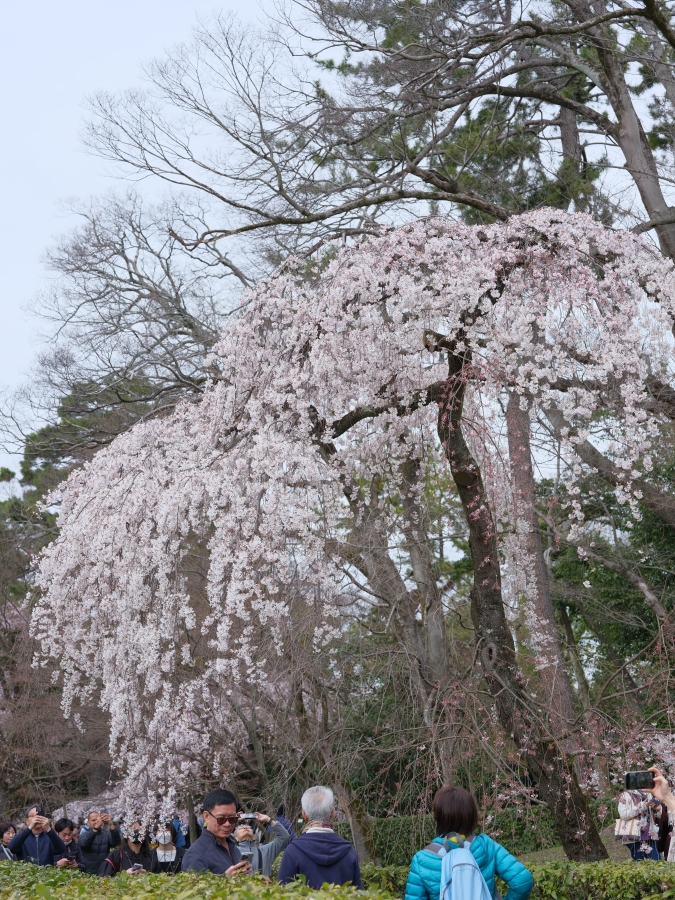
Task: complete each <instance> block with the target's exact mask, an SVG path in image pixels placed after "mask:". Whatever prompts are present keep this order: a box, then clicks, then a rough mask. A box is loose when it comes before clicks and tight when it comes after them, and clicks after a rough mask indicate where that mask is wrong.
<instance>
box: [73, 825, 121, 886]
mask: <svg viewBox="0 0 675 900" xmlns="http://www.w3.org/2000/svg"><path fill="white" fill-rule="evenodd" d="M121 841H122V837H121V835H120V831H119V828H118V827H117V826H116V825H115V823H114V822H111V821H110V816H109V815H108V813H107V812H104V813H100V812H99V811H98V810H92V811H91V812H90V813H89V815H88V816H87V825H86V827H85V828H83V829H82V830H81V831H80V839H79V845H80V850H81V851H82V856H83V858H84V871H85V872H87V873H88V874H89V875H96V874H97V873H98V870H99V869H100V868H101V863H102V862H103V860H104V859H105V858H106V856H107V855H108V854H109V853H110V851H111V850H112V848H113V847H119V845H120V843H121Z"/></svg>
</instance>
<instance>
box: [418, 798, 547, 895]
mask: <svg viewBox="0 0 675 900" xmlns="http://www.w3.org/2000/svg"><path fill="white" fill-rule="evenodd" d="M433 813H434V819H435V821H436V833H437V834H438V837H437V838H435V839H434V841H433V843H434V844H440V845H441V846H443V843H444V837H445V836H447V835H456V834H459V835H461V836H462V838H464V839H466V838H469V839H471V836H472V835H473V832H474V829H475V828H476V825H477V824H478V809H477V808H476V803H475V801H474V799H473V797H472V796H471V794H470V793H469V792H468V791H465V790H464V788H460V787H450V786H449V785H447V784H446V785H443V787H442V788H441V789H440V790H439V791H438V792H437V793H436V796H435V797H434V804H433ZM446 846H447V847H449V848H450V850H452V849H456V848H457V847H458V846H459V842H458V841H457V838H454V839H453V837H449V838H447V845H446ZM469 847H470V850H471V853H472V854H473V858H474V859H475V860H476V862H477V863H478V867H479V868H480V870H481V872H482V873H483V878H484V879H485V881H486V883H487V886H488V890H489V891H490V893H491V894H492V896H493V897H494V896H495V876H496V875H498V876H499V877H500V878H501V879H502V880H503V881H505V882H506V884H507V885H508V888H509V891H508V894H507V895H506V897H505V898H504V900H527V898H528V897H529V896H530V891H531V890H532V887H533V885H534V882H533V880H532V876H531V875H530V873H529V872H528V871H527V869H526V868H525V866H524V865H523V864H522V863H519V862H518V860H517V859H516V858H515V856H511V854H510V853H509V851H508V850H506V849H505V848H504V847H502V845H501V844H498V843H497V841H493V840H492V838H490V837H488V836H487V835H486V834H479V835H476V836H475V837H473V839H471V843H470V845H469ZM442 864H443V858H442V857H441V856H438V855H437V854H436V853H435V852H433V851H432V850H426V849H425V850H420V851H419V853H416V854H415V855H414V856H413V859H412V863H411V864H410V872H409V874H408V883H407V884H406V887H405V900H439V894H440V890H441V866H442Z"/></svg>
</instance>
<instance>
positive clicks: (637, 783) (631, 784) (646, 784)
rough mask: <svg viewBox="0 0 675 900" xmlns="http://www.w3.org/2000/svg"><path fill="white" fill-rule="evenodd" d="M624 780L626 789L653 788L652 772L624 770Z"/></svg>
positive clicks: (644, 789)
mask: <svg viewBox="0 0 675 900" xmlns="http://www.w3.org/2000/svg"><path fill="white" fill-rule="evenodd" d="M624 782H625V784H626V790H627V791H652V790H654V773H653V772H626V774H625V775H624Z"/></svg>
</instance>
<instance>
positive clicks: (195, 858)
mask: <svg viewBox="0 0 675 900" xmlns="http://www.w3.org/2000/svg"><path fill="white" fill-rule="evenodd" d="M203 807H204V830H203V831H202V833H201V836H200V837H198V838H197V840H196V841H195V842H194V844H192V846H191V847H190V848H189V849H188V850H187V851H186V853H185V856H184V857H183V862H182V864H181V872H213V873H214V874H216V875H227V876H229V877H232V876H234V875H248V873H249V872H250V871H251V864H250V863H249V862H247V861H246V860H242V858H241V853H240V852H239V847H238V846H237V842H236V841H235V839H234V834H233V832H234V829H235V828H236V827H237V825H238V823H239V813H238V804H237V798H236V797H235V796H234V794H233V793H232V792H231V791H225V790H223V789H222V788H218V789H217V790H215V791H211V792H210V793H208V794H207V795H206V797H204V804H203Z"/></svg>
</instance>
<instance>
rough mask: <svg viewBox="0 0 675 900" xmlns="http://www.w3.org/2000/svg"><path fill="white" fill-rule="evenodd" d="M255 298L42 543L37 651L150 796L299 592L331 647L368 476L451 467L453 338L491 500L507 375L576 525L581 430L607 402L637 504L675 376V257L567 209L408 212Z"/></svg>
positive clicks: (81, 486)
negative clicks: (485, 214) (357, 500)
mask: <svg viewBox="0 0 675 900" xmlns="http://www.w3.org/2000/svg"><path fill="white" fill-rule="evenodd" d="M245 301H246V302H245V304H244V307H243V310H242V312H241V314H240V315H239V317H238V318H237V319H236V320H233V321H231V322H230V323H229V324H228V325H227V326H226V328H225V330H224V332H223V334H222V337H221V340H220V342H219V343H218V345H217V346H216V347H215V348H214V350H213V359H214V361H215V362H216V364H217V366H218V370H219V373H220V375H219V377H218V379H217V380H216V381H214V383H212V384H211V385H210V386H209V388H208V389H207V390H206V392H205V394H204V396H203V397H202V398H201V399H199V400H198V401H196V402H185V403H184V404H182V405H181V406H179V407H178V408H177V409H176V410H175V412H173V413H172V414H171V415H169V416H165V417H162V418H157V419H155V420H150V421H146V422H144V423H142V424H139V425H137V426H136V427H134V428H133V429H132V430H131V431H130V432H129V433H127V434H124V435H122V436H121V437H119V438H117V439H116V440H115V441H114V442H113V444H112V445H111V446H110V447H108V448H105V449H102V450H101V451H100V452H99V453H97V454H96V456H95V457H94V458H93V459H92V460H91V462H89V463H88V464H87V465H85V466H83V467H82V468H81V469H78V470H77V471H75V472H73V473H72V474H71V475H70V477H69V478H68V480H67V481H66V482H65V483H64V484H63V485H61V487H60V488H59V490H58V492H57V495H55V497H53V498H52V502H59V503H60V520H59V521H60V533H59V536H58V538H57V539H56V540H55V541H54V543H52V544H51V545H50V546H49V547H48V548H47V549H46V550H45V551H44V553H43V555H42V557H41V559H40V562H39V570H38V573H37V587H38V589H39V596H38V601H37V605H36V608H35V613H34V618H33V626H32V627H33V634H34V635H35V637H36V638H37V640H38V642H39V645H40V647H41V650H42V655H41V656H40V657H39V658H38V659H37V660H36V664H39V665H53V664H54V663H56V665H57V667H58V677H60V678H61V679H62V681H63V687H64V705H65V710H66V712H68V710H69V709H70V706H71V705H72V702H73V700H74V699H75V698H77V699H78V700H79V701H84V702H87V701H90V700H91V699H92V698H93V697H95V696H99V694H98V692H100V697H99V702H101V703H102V704H103V706H104V708H105V709H106V710H108V712H109V714H110V720H111V749H112V752H113V754H114V759H115V761H116V763H117V764H118V765H119V766H120V768H121V770H123V771H125V772H127V773H128V774H129V782H130V784H131V785H132V787H133V788H134V789H135V790H137V791H138V792H140V793H143V794H147V795H150V794H151V793H152V792H153V791H154V790H155V788H156V785H157V784H159V783H161V784H173V785H176V786H180V784H181V783H182V782H183V780H184V779H185V778H187V777H188V776H189V775H190V774H191V773H192V772H193V771H194V767H195V766H196V765H197V763H196V762H195V759H196V757H197V756H199V755H200V754H202V756H203V755H204V754H206V753H207V750H208V745H209V736H210V735H212V734H213V733H214V722H216V724H217V728H218V729H220V730H222V731H225V732H227V730H228V715H230V713H228V705H227V696H228V691H230V690H232V688H233V686H236V684H237V683H239V682H241V681H242V680H245V679H249V678H255V677H260V676H261V673H262V672H264V667H265V664H266V659H265V658H261V655H260V653H259V652H258V651H257V648H258V647H259V643H260V642H259V635H260V634H261V633H264V634H265V635H266V636H267V637H269V638H270V639H271V640H269V641H268V642H267V644H266V646H268V647H273V648H274V650H273V651H272V652H277V653H279V654H281V653H283V641H282V637H281V632H282V629H280V623H281V622H283V621H284V620H285V619H287V616H288V610H289V599H288V598H289V597H290V596H291V595H294V596H295V595H297V593H298V592H299V591H300V592H303V594H304V595H305V596H307V597H310V598H311V602H312V603H313V604H314V607H315V611H316V617H315V628H314V644H315V648H316V650H317V652H326V649H327V648H330V646H331V645H332V644H333V643H334V642H335V641H336V640H338V639H339V635H340V630H341V625H342V622H341V612H340V610H341V609H342V608H343V602H342V601H343V598H344V591H345V585H344V573H343V570H342V563H343V561H342V560H341V559H340V558H339V537H340V534H341V529H342V528H343V523H344V521H345V517H346V516H349V515H352V514H353V510H352V512H350V511H349V508H348V505H347V498H348V497H349V496H350V491H353V490H354V489H355V488H354V485H356V484H358V485H366V486H367V485H369V484H371V483H372V482H373V479H374V478H385V479H386V481H387V483H388V484H390V485H391V484H394V485H395V484H396V481H397V479H398V478H399V477H400V475H399V469H400V466H401V463H402V462H403V461H404V460H405V459H406V458H408V457H410V456H411V455H413V456H415V457H417V458H419V459H420V460H421V461H422V464H423V465H424V463H425V461H427V460H429V459H430V458H433V459H434V460H435V462H436V463H437V464H441V463H442V459H443V456H442V448H440V446H439V442H438V438H437V435H436V419H437V407H436V404H435V403H434V402H431V401H430V399H429V397H430V396H431V395H430V394H429V393H428V389H429V388H431V387H432V386H433V385H435V384H437V383H439V382H444V381H446V379H447V378H448V354H449V353H454V354H456V355H459V356H461V357H462V358H463V359H465V360H467V362H466V365H465V376H464V377H465V378H466V379H467V381H468V387H467V397H466V404H465V423H466V428H465V430H466V436H467V440H468V441H469V442H470V445H471V448H472V450H473V452H474V454H475V456H476V457H477V459H478V460H479V462H480V463H481V466H482V467H483V471H484V475H485V480H486V484H487V485H488V489H489V492H490V497H491V502H492V503H493V505H494V510H493V511H494V514H495V518H496V519H502V518H504V517H507V516H508V515H509V503H510V501H509V497H508V477H507V476H506V474H505V473H506V472H507V463H505V461H504V441H503V437H502V434H503V414H502V409H503V400H504V396H505V393H506V392H508V391H511V392H513V391H515V392H516V393H517V394H518V395H519V396H520V397H521V398H522V402H523V408H525V406H527V408H528V409H529V410H530V414H531V416H532V417H533V419H534V418H535V417H536V416H537V415H539V414H540V413H541V414H543V415H545V413H546V410H547V409H550V408H553V407H555V409H556V410H558V411H559V413H561V414H562V416H563V418H564V423H565V425H564V428H563V429H562V431H561V433H560V439H561V441H562V444H563V450H564V454H565V456H566V459H567V462H568V466H567V469H566V472H565V478H566V488H567V495H568V497H570V498H571V503H570V506H569V509H568V512H569V517H570V525H571V527H572V529H574V528H578V527H579V525H580V523H581V520H582V512H581V506H580V504H579V502H578V494H579V487H578V481H579V478H580V476H581V474H582V471H583V467H582V465H581V463H580V461H579V460H578V459H577V458H576V456H575V446H576V445H577V443H578V442H579V441H583V440H585V439H587V438H588V437H589V436H592V433H593V429H594V427H595V425H594V416H595V414H596V413H597V411H598V410H600V409H603V410H604V415H603V419H602V429H603V440H604V445H603V449H604V451H605V452H606V453H607V454H609V455H610V456H611V458H612V459H613V461H614V463H615V464H616V465H617V466H618V467H620V469H621V470H622V471H624V472H625V473H626V481H625V484H624V485H623V487H622V499H624V500H625V502H627V503H629V502H631V501H634V500H635V497H634V495H633V492H632V487H631V480H632V479H633V478H635V477H636V476H637V474H638V473H639V472H640V470H647V471H648V470H649V468H650V466H651V459H650V450H651V445H652V440H653V436H654V433H655V431H656V429H657V426H658V423H657V422H656V421H655V420H654V419H653V418H652V416H651V415H650V414H649V413H648V412H647V411H646V410H645V402H644V401H645V397H646V393H645V392H646V387H645V386H646V382H647V378H648V377H649V376H657V377H660V378H662V379H664V380H665V379H666V378H667V377H668V371H669V366H670V364H671V360H672V349H673V348H672V336H671V323H672V321H673V316H674V315H675V274H674V272H673V266H672V264H671V263H669V262H667V261H665V260H664V259H663V258H662V257H661V256H660V254H659V253H658V251H656V250H655V249H654V248H653V247H651V246H650V245H648V244H646V243H645V242H643V241H642V240H641V239H640V238H638V237H636V236H634V235H632V234H628V233H623V232H615V231H611V230H608V229H606V228H604V227H602V226H600V225H598V224H597V223H595V222H593V221H592V220H591V219H590V218H589V217H586V216H583V215H570V214H564V213H561V212H558V211H552V210H543V211H539V212H536V213H531V214H527V215H523V216H521V217H518V218H514V219H511V220H510V221H509V222H508V223H506V224H496V225H492V226H489V227H482V226H475V227H470V226H466V225H462V224H458V223H455V222H451V221H448V220H444V219H430V220H427V221H424V222H418V223H415V224H410V225H405V226H403V227H400V228H396V229H391V230H388V231H385V232H383V233H382V234H380V235H378V236H376V237H372V238H368V239H366V240H364V241H362V242H361V243H358V244H357V245H355V246H352V247H347V248H344V249H341V250H339V251H338V252H337V253H336V255H335V258H334V259H333V261H332V262H331V263H330V265H328V266H327V267H326V268H325V269H324V270H322V271H320V272H319V273H310V274H308V273H307V269H306V267H303V266H300V265H299V264H298V265H295V264H294V263H293V262H289V263H288V264H287V265H285V266H284V267H283V268H282V269H281V270H280V271H278V272H277V273H276V274H275V275H274V276H273V277H271V278H269V279H268V280H265V281H262V282H260V283H259V285H258V286H257V287H256V288H255V289H254V290H252V291H250V292H249V294H248V295H247V296H246V298H245ZM348 416H351V419H349V420H348V419H347V418H346V417H348ZM347 425H350V427H347ZM361 490H363V491H365V492H366V500H368V499H370V495H369V494H368V488H367V487H365V488H361ZM383 516H384V521H386V516H387V511H386V509H385V510H384V511H383ZM212 764H213V765H214V766H215V767H216V768H218V767H223V766H226V765H227V758H226V755H225V756H220V757H218V758H217V759H216V758H215V757H214V759H213V761H212Z"/></svg>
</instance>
